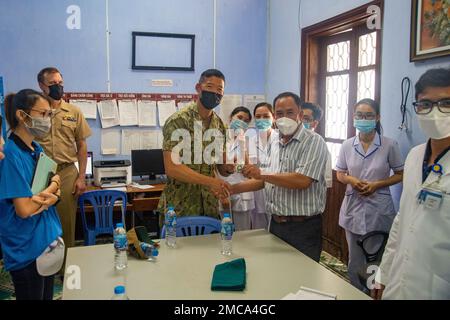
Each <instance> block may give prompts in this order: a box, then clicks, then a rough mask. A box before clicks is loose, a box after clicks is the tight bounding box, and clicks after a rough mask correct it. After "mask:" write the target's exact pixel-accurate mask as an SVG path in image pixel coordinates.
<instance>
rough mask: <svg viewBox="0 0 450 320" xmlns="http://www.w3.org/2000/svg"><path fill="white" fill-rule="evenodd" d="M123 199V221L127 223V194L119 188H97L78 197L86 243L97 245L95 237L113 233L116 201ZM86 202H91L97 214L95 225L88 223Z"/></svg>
mask: <svg viewBox="0 0 450 320" xmlns="http://www.w3.org/2000/svg"><path fill="white" fill-rule="evenodd" d="M116 201H122V205H121V209H122V223H123V224H124V225H125V212H126V210H127V194H126V193H125V192H123V191H117V190H96V191H89V192H85V193H83V194H82V195H81V196H80V197H79V198H78V206H79V207H80V212H81V220H82V221H83V229H84V245H85V246H92V245H95V239H96V238H97V236H98V235H100V234H111V235H112V234H113V233H114V224H113V211H114V203H115V202H116ZM85 202H89V203H90V204H91V205H92V207H93V209H94V215H95V223H94V225H88V223H87V219H86V213H85V207H84V206H85Z"/></svg>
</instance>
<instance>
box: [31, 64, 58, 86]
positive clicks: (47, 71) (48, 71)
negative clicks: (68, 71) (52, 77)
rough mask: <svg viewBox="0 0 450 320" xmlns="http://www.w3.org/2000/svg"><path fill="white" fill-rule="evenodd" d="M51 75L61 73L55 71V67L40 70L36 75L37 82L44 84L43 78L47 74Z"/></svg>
mask: <svg viewBox="0 0 450 320" xmlns="http://www.w3.org/2000/svg"><path fill="white" fill-rule="evenodd" d="M52 73H59V74H61V72H59V70H58V69H56V68H55V67H47V68H44V69H42V70H41V71H39V73H38V75H37V81H38V82H39V83H44V80H45V79H44V78H45V76H46V75H47V74H52Z"/></svg>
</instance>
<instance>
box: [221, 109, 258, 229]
mask: <svg viewBox="0 0 450 320" xmlns="http://www.w3.org/2000/svg"><path fill="white" fill-rule="evenodd" d="M251 121H252V115H251V113H250V111H249V110H248V109H247V108H245V107H238V108H236V109H234V110H233V112H231V115H230V126H229V129H228V130H227V134H228V137H227V138H228V139H227V157H228V161H234V162H235V163H236V166H237V171H236V172H235V173H232V174H230V175H229V176H228V177H223V176H221V175H220V174H219V173H217V176H218V177H219V178H221V179H223V180H225V181H227V182H228V183H230V184H232V185H233V184H237V183H239V182H242V181H244V180H247V179H246V178H244V176H243V175H242V174H241V173H240V172H239V171H240V170H239V168H241V167H243V166H244V165H245V163H246V162H248V161H249V158H248V152H247V143H246V136H245V132H246V131H247V129H248V126H249V124H250V122H251ZM229 200H230V203H223V202H221V203H220V214H221V216H223V213H224V212H230V207H231V213H232V217H233V223H234V226H235V230H236V231H242V230H250V228H251V213H252V211H253V210H254V209H255V200H254V197H253V192H245V193H242V194H235V195H232V196H231V197H230V199H229Z"/></svg>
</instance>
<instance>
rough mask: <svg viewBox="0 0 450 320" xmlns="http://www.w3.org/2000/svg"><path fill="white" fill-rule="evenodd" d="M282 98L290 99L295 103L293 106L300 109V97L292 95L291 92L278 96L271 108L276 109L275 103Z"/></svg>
mask: <svg viewBox="0 0 450 320" xmlns="http://www.w3.org/2000/svg"><path fill="white" fill-rule="evenodd" d="M283 98H292V99H294V101H295V104H296V105H297V107H299V108H301V105H302V99H300V97H299V96H298V95H297V94H295V93H293V92H283V93H281V94H279V95H278V96H277V97H276V98H275V99H274V100H273V108H274V109H276V106H277V102H278V100H280V99H283Z"/></svg>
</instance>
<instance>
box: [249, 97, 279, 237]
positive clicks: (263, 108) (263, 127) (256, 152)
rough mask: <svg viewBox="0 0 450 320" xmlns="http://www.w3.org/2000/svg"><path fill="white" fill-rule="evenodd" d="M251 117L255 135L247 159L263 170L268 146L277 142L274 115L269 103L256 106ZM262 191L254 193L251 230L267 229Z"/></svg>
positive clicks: (267, 221)
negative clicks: (253, 122) (253, 119)
mask: <svg viewBox="0 0 450 320" xmlns="http://www.w3.org/2000/svg"><path fill="white" fill-rule="evenodd" d="M253 115H254V117H255V127H256V135H254V136H252V137H251V139H250V143H249V159H250V163H251V164H256V165H258V166H259V167H260V168H261V170H264V168H266V167H267V166H268V164H269V157H268V154H267V148H268V146H269V145H270V144H271V143H272V142H273V141H277V140H278V134H277V132H276V131H275V130H273V123H274V114H273V108H272V106H271V105H270V104H269V103H265V102H263V103H260V104H258V105H256V107H255V109H254V111H253ZM264 192H265V191H264V190H259V191H255V192H254V199H255V210H253V212H252V215H251V220H252V229H268V228H269V222H270V216H269V215H267V213H266V197H265V194H264Z"/></svg>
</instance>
